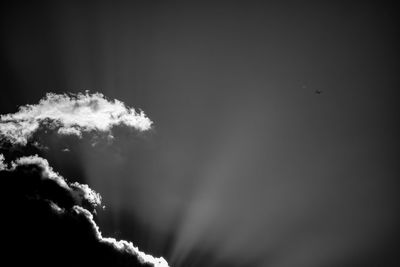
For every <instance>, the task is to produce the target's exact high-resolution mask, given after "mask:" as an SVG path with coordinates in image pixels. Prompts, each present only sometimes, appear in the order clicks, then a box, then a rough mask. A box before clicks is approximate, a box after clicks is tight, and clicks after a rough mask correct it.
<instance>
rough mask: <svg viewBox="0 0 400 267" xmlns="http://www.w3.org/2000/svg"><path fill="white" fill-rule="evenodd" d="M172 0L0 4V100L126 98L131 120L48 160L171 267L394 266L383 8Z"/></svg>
mask: <svg viewBox="0 0 400 267" xmlns="http://www.w3.org/2000/svg"><path fill="white" fill-rule="evenodd" d="M188 2H189V1H186V3H177V2H167V1H165V2H164V1H132V2H131V3H128V2H115V3H114V2H113V4H110V3H108V4H106V3H105V2H97V1H96V2H85V3H80V2H69V3H67V2H57V1H48V2H45V1H40V2H36V1H35V2H32V3H30V4H22V3H17V2H16V3H15V4H8V5H6V6H4V8H3V9H2V11H1V12H2V14H1V34H2V37H3V38H2V41H1V47H0V48H1V61H2V71H1V82H2V85H1V96H0V109H1V113H2V114H4V113H14V112H15V111H16V107H17V106H18V105H25V104H29V103H31V104H33V103H36V102H37V101H38V100H39V99H41V98H42V97H43V96H44V95H45V93H47V92H55V93H63V92H75V93H76V92H82V91H84V90H90V91H91V92H101V93H103V94H104V95H105V96H107V97H109V98H111V99H114V98H116V99H119V100H121V101H123V102H124V103H126V104H127V105H129V106H133V107H135V108H141V109H143V110H144V111H145V113H146V114H147V115H148V116H149V117H150V118H151V119H152V120H153V121H154V129H153V130H151V131H150V132H149V133H145V134H140V135H137V136H132V135H131V134H129V133H126V131H125V130H124V129H121V130H120V132H117V133H116V135H117V136H118V138H115V141H114V143H113V144H112V145H107V144H99V145H96V146H94V147H93V146H92V145H91V144H89V143H87V144H86V143H81V144H77V143H78V142H75V140H73V138H72V139H71V140H70V139H68V138H67V139H68V140H67V139H66V140H64V141H63V142H65V143H60V142H61V141H54V140H49V141H48V142H49V143H52V144H53V145H54V146H57V145H58V146H59V151H58V152H57V151H55V152H54V151H53V152H48V153H49V155H48V158H49V160H50V162H52V164H53V166H54V168H55V169H56V170H58V171H59V172H60V173H62V174H65V176H66V177H71V180H74V179H75V180H76V181H80V182H86V183H89V184H90V185H91V187H92V188H93V189H95V190H96V191H98V192H99V193H101V195H102V196H103V199H104V201H103V202H104V204H105V205H106V206H107V207H106V210H105V211H104V212H103V213H101V214H99V225H100V226H101V227H102V229H103V231H104V232H106V233H108V234H109V235H113V236H115V237H119V238H124V239H128V240H131V241H132V242H133V243H134V244H136V245H138V246H139V247H140V248H141V249H143V250H145V251H147V252H149V253H152V254H154V255H156V256H161V255H162V256H163V257H165V258H166V259H167V260H168V262H169V264H170V266H171V267H183V266H185V267H188V266H193V267H203V266H207V267H224V266H235V267H236V266H237V267H245V266H246V267H291V266H297V267H321V266H327V267H330V266H332V267H333V266H371V267H373V266H396V264H399V262H398V259H397V261H396V259H395V257H394V256H395V255H396V253H398V248H397V247H396V246H397V244H396V243H397V242H398V237H399V223H400V221H399V216H398V209H399V204H398V203H400V202H399V199H398V174H399V172H398V171H399V167H398V166H399V164H398V163H399V162H398V151H399V144H398V136H399V130H398V127H397V126H398V123H399V120H398V119H399V116H398V100H399V93H398V90H399V82H400V81H399V77H400V76H399V52H398V51H399V50H398V48H399V47H400V42H399V39H398V38H399V29H400V28H399V23H398V21H397V17H398V14H399V13H398V11H399V10H398V9H397V8H396V7H395V6H394V5H391V4H389V3H384V2H381V1H348V2H346V3H343V4H342V3H337V2H338V1H330V2H328V1H327V2H325V1H324V2H323V1H315V2H308V1H297V3H290V2H286V3H283V2H281V1H280V2H268V1H265V3H264V4H262V5H261V4H255V3H254V4H252V3H249V2H247V1H243V2H238V3H236V2H235V3H234V2H218V3H217V2H212V3H206V2H202V3H188ZM2 5H4V4H2ZM317 90H318V91H321V93H320V94H317V93H316V91H317ZM64 144H69V146H68V147H69V150H70V151H69V152H68V151H67V152H63V151H62V149H64V148H65V147H64Z"/></svg>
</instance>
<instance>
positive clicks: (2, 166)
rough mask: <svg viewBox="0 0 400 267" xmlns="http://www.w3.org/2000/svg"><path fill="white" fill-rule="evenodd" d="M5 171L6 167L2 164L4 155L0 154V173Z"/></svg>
mask: <svg viewBox="0 0 400 267" xmlns="http://www.w3.org/2000/svg"><path fill="white" fill-rule="evenodd" d="M5 169H7V166H6V164H5V162H4V155H3V154H0V171H2V170H5Z"/></svg>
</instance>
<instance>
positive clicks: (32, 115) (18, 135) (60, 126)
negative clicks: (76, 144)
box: [0, 93, 152, 145]
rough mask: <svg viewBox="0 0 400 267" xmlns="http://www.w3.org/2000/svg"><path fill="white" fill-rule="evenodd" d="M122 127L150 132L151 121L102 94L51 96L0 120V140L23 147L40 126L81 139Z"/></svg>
mask: <svg viewBox="0 0 400 267" xmlns="http://www.w3.org/2000/svg"><path fill="white" fill-rule="evenodd" d="M117 125H125V126H128V127H131V128H134V129H136V130H139V131H146V130H148V129H150V128H151V125H152V121H151V120H150V119H149V118H148V117H147V116H146V115H145V114H144V112H143V111H140V112H136V111H135V109H134V108H129V107H127V106H126V105H125V104H124V103H123V102H121V101H118V100H112V101H110V100H107V99H106V98H105V97H104V95H103V94H100V93H95V94H89V93H85V94H82V93H80V94H76V95H74V94H69V95H67V94H53V93H48V94H47V95H46V97H44V98H43V99H42V100H40V101H39V103H38V104H36V105H26V106H22V107H20V108H19V111H18V112H16V113H14V114H6V115H1V116H0V136H3V137H4V138H6V139H7V140H9V141H10V142H12V143H13V144H21V145H25V144H26V143H27V142H28V140H29V138H30V137H31V136H32V134H33V133H35V132H36V131H37V130H38V129H39V128H40V126H44V127H47V128H49V129H57V131H58V133H59V134H61V135H76V136H81V135H82V133H83V132H90V131H99V132H106V133H107V132H108V133H109V132H110V131H111V129H112V128H113V127H114V126H117Z"/></svg>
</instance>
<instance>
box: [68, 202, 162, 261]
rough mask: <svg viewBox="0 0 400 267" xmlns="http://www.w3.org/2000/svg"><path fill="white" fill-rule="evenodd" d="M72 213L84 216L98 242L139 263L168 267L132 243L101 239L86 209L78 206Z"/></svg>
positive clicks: (107, 238) (109, 238)
mask: <svg viewBox="0 0 400 267" xmlns="http://www.w3.org/2000/svg"><path fill="white" fill-rule="evenodd" d="M73 210H74V212H76V213H77V214H81V215H83V216H85V217H86V218H87V219H88V221H89V222H90V224H91V226H92V229H93V231H94V233H95V236H96V237H97V239H98V240H99V241H100V242H103V243H106V244H109V245H111V246H112V247H114V248H115V249H117V250H119V251H121V252H126V253H129V254H130V255H133V256H136V257H137V258H138V259H139V260H140V262H141V263H150V264H152V265H153V266H154V267H169V265H168V262H167V261H166V260H165V259H164V258H163V257H160V258H156V257H153V256H151V255H149V254H146V253H144V252H142V251H140V250H139V248H137V247H135V246H134V245H133V244H132V242H129V241H126V240H116V239H115V238H111V237H103V236H102V234H101V232H100V230H99V227H98V226H97V224H96V222H95V221H94V220H93V215H92V213H90V212H89V211H88V210H87V209H85V208H82V207H80V206H74V207H73Z"/></svg>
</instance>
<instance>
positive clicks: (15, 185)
mask: <svg viewBox="0 0 400 267" xmlns="http://www.w3.org/2000/svg"><path fill="white" fill-rule="evenodd" d="M0 166H2V167H0V181H1V182H2V188H4V192H3V193H2V194H1V195H0V199H1V201H2V203H3V204H4V206H5V207H4V209H3V214H2V218H4V221H5V223H6V228H4V229H6V231H3V233H2V236H4V239H3V244H6V245H7V248H6V253H4V254H5V255H6V258H7V260H12V262H13V263H14V265H16V266H19V265H22V266H23V265H24V264H23V262H24V260H28V261H29V264H30V265H31V266H62V267H63V266H96V265H100V266H115V267H119V266H131V267H135V266H149V267H150V266H154V267H168V263H167V262H166V261H165V260H164V259H163V258H155V257H153V256H151V255H147V254H145V253H143V252H141V251H140V250H139V249H138V248H137V247H135V246H133V244H132V243H131V242H128V241H125V240H116V239H114V238H107V237H103V236H102V234H101V232H100V230H99V227H98V226H97V224H96V222H95V218H94V215H95V214H96V213H95V210H96V208H98V207H99V206H100V205H101V197H100V195H99V194H98V193H96V192H95V191H94V190H92V189H91V188H90V187H89V186H88V185H84V184H79V183H69V182H68V181H66V180H65V179H64V178H63V177H62V176H60V175H59V174H58V173H56V172H55V171H54V170H53V169H52V168H51V167H50V166H49V163H48V162H47V160H46V159H43V158H41V157H39V156H27V157H21V158H18V159H17V160H15V161H13V162H11V164H10V166H11V167H9V168H7V166H6V164H5V163H4V157H3V155H1V154H0ZM5 203H7V204H5ZM3 251H4V249H3ZM21 255H23V257H21Z"/></svg>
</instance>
